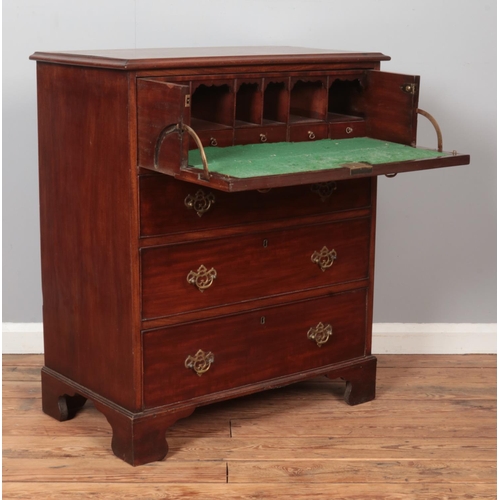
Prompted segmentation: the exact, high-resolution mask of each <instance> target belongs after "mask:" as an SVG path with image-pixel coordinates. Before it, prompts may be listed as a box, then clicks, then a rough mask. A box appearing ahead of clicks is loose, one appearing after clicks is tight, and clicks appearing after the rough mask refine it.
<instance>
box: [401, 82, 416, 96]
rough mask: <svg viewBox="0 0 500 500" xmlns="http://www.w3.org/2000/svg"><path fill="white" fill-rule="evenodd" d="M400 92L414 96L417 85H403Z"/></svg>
mask: <svg viewBox="0 0 500 500" xmlns="http://www.w3.org/2000/svg"><path fill="white" fill-rule="evenodd" d="M401 90H402V91H403V92H406V93H407V94H411V95H415V94H416V93H417V90H418V85H417V84H416V83H405V84H404V85H402V86H401Z"/></svg>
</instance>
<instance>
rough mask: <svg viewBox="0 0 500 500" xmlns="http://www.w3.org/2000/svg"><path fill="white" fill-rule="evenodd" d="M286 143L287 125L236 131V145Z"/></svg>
mask: <svg viewBox="0 0 500 500" xmlns="http://www.w3.org/2000/svg"><path fill="white" fill-rule="evenodd" d="M284 141H286V125H283V126H278V125H277V126H275V127H252V128H240V129H236V130H235V131H234V144H258V143H259V142H284Z"/></svg>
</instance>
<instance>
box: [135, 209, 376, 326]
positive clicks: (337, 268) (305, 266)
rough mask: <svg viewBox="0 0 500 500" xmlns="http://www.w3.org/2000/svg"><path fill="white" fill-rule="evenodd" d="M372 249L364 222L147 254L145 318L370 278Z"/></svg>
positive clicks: (167, 248)
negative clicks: (370, 254) (369, 268)
mask: <svg viewBox="0 0 500 500" xmlns="http://www.w3.org/2000/svg"><path fill="white" fill-rule="evenodd" d="M369 243H370V218H369V217H364V218H359V219H351V220H344V221H341V222H334V223H327V224H317V225H311V226H307V227H292V228H288V229H285V230H278V231H267V232H261V233H254V234H248V235H245V236H241V237H236V236H235V237H230V238H220V239H214V240H204V241H195V242H191V243H183V244H174V245H166V246H162V247H151V248H145V249H142V250H141V258H142V314H143V318H144V319H153V318H159V317H164V316H170V315H173V314H178V313H183V312H188V311H196V310H202V309H207V308H213V307H218V306H223V305H227V304H235V303H238V302H242V301H248V300H252V299H256V298H262V297H268V296H272V295H278V294H284V293H289V292H293V291H298V290H305V289H310V288H317V287H321V286H328V285H331V284H335V283H341V282H346V281H352V280H358V279H364V278H367V277H368V261H369V259H368V256H369ZM320 265H321V266H322V267H320ZM200 292H201V293H200Z"/></svg>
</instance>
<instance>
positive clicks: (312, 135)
mask: <svg viewBox="0 0 500 500" xmlns="http://www.w3.org/2000/svg"><path fill="white" fill-rule="evenodd" d="M307 136H308V137H309V139H311V141H312V140H314V139H316V135H315V134H314V132H313V131H312V130H309V131H308V132H307Z"/></svg>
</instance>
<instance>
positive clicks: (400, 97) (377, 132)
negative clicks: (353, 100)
mask: <svg viewBox="0 0 500 500" xmlns="http://www.w3.org/2000/svg"><path fill="white" fill-rule="evenodd" d="M407 84H410V85H411V84H414V85H415V93H414V94H412V93H409V92H405V91H404V90H403V88H404V87H405V86H406V85H407ZM419 84H420V77H419V76H413V75H401V74H396V73H385V72H383V71H367V72H366V89H365V92H366V95H365V100H366V131H367V134H368V136H369V137H373V138H374V139H382V140H384V141H391V142H399V143H401V144H408V145H411V146H415V145H416V143H417V108H418V95H419ZM416 163H417V162H416ZM415 166H417V165H415ZM417 169H418V166H417Z"/></svg>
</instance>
